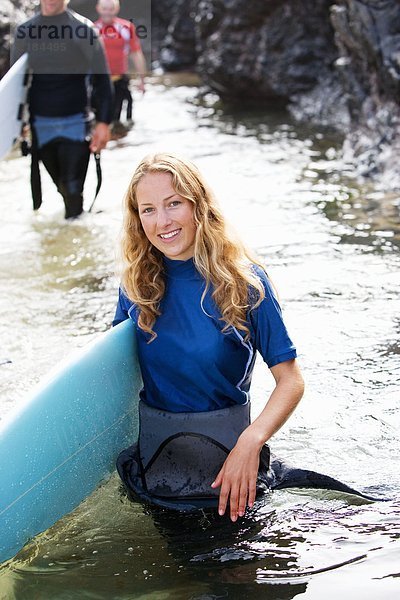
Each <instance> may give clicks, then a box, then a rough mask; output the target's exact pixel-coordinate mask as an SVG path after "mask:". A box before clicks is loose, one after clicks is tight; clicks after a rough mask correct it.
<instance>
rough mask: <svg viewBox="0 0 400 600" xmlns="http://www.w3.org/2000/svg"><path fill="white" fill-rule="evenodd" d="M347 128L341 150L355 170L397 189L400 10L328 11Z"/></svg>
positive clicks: (382, 6) (360, 4)
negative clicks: (354, 165) (349, 125)
mask: <svg viewBox="0 0 400 600" xmlns="http://www.w3.org/2000/svg"><path fill="white" fill-rule="evenodd" d="M331 20H332V24H333V27H334V30H335V42H336V44H337V47H338V50H339V54H340V58H339V59H338V61H337V62H336V65H337V67H338V70H339V72H340V73H341V83H342V87H343V90H344V92H345V94H346V98H347V105H348V110H349V115H350V119H351V127H350V130H349V133H348V135H347V138H346V142H345V150H346V152H347V154H348V155H349V156H350V157H355V158H356V159H357V167H358V171H359V173H360V174H362V175H366V176H378V177H379V178H380V179H381V180H382V182H383V184H384V186H385V187H386V188H392V189H397V188H399V187H400V165H399V164H398V156H399V150H400V106H399V101H400V5H399V2H398V1H396V0H358V1H354V0H345V1H342V2H340V3H336V4H335V5H334V6H332V13H331Z"/></svg>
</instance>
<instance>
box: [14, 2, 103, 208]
mask: <svg viewBox="0 0 400 600" xmlns="http://www.w3.org/2000/svg"><path fill="white" fill-rule="evenodd" d="M68 2H69V0H40V12H39V13H37V14H36V15H35V16H34V17H33V18H31V19H29V20H28V21H26V22H25V23H23V24H22V25H19V26H18V28H17V31H16V34H15V40H14V45H13V48H12V57H11V58H12V62H15V61H16V60H17V59H18V58H19V57H20V56H22V54H24V53H25V52H27V53H28V57H29V67H30V70H31V73H32V78H31V84H30V87H29V92H28V107H29V115H30V126H31V135H32V148H31V152H32V171H31V183H32V195H33V205H34V209H35V210H37V209H38V208H39V207H40V205H41V203H42V193H41V185H40V171H39V160H41V161H42V162H43V164H44V165H45V167H46V169H47V171H48V172H49V174H50V176H51V178H52V179H53V181H54V183H55V184H56V186H57V189H58V191H59V192H60V194H61V195H62V197H63V200H64V204H65V218H66V219H70V218H75V217H77V216H79V215H80V214H81V213H82V212H83V187H84V183H85V179H86V174H87V169H88V164H89V157H90V152H93V153H94V154H95V155H97V158H98V155H99V153H100V151H101V150H102V149H103V148H105V146H106V144H107V142H108V140H109V139H110V127H109V125H110V123H111V120H112V103H113V89H112V85H111V80H110V74H109V69H108V66H107V60H106V57H105V53H104V49H103V45H102V42H101V40H100V39H99V36H98V33H97V31H96V29H95V28H94V26H93V23H91V21H89V20H88V19H86V18H85V17H83V16H81V15H79V14H77V13H75V12H74V11H72V10H69V9H68V7H67V5H68ZM91 92H93V94H92V98H93V100H94V102H93V103H92V108H93V109H94V111H95V117H96V123H95V125H94V128H93V131H92V132H90V121H91V119H92V117H93V114H91V112H90V104H91V102H90V96H91Z"/></svg>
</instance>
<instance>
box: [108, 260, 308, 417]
mask: <svg viewBox="0 0 400 600" xmlns="http://www.w3.org/2000/svg"><path fill="white" fill-rule="evenodd" d="M163 262H164V267H165V273H166V290H165V293H164V297H163V298H162V301H161V303H160V311H161V313H162V314H161V315H160V316H158V317H157V319H156V322H155V324H154V326H153V330H154V331H155V332H156V333H157V337H156V338H155V339H154V340H153V341H152V342H151V343H149V344H148V343H147V341H148V340H149V339H150V337H151V336H150V334H148V333H147V332H145V331H143V330H142V329H140V328H139V326H138V325H137V316H138V315H137V307H136V305H135V304H134V303H132V302H131V301H130V300H129V299H128V298H127V297H126V295H125V294H124V293H123V291H122V290H121V289H120V290H119V299H118V304H117V309H116V313H115V317H114V320H113V325H114V326H115V325H117V324H118V323H120V322H121V321H123V320H125V319H127V318H131V319H132V320H133V321H134V322H135V331H136V338H137V346H138V358H139V365H140V369H141V373H142V378H143V388H142V389H141V390H140V393H139V396H140V399H141V400H143V401H144V402H145V403H146V404H148V405H149V406H152V407H154V408H158V409H161V410H167V411H171V412H201V411H211V410H217V409H220V408H226V407H228V406H232V405H234V404H246V403H247V402H249V400H250V395H249V389H250V383H251V378H252V372H253V368H254V364H255V358H256V351H257V350H258V351H259V352H260V354H261V356H262V358H263V360H264V362H265V363H266V364H267V365H268V367H273V366H274V365H277V364H278V363H281V362H284V361H287V360H290V359H293V358H296V356H297V352H296V348H295V346H294V344H293V342H292V340H291V339H290V337H289V334H288V331H287V329H286V326H285V324H284V321H283V318H282V311H281V308H280V305H279V303H278V300H277V298H276V296H275V294H274V292H273V288H272V286H271V283H270V281H269V279H268V277H267V275H266V273H265V272H264V271H263V269H262V268H261V267H259V266H258V265H255V264H253V265H252V267H253V270H254V271H255V273H256V274H257V275H258V276H259V278H260V279H261V281H262V283H263V286H264V289H265V298H264V299H263V300H262V302H261V303H260V305H259V306H258V307H257V308H255V309H253V310H251V311H250V312H249V313H248V314H249V318H248V320H247V325H248V326H249V328H250V332H251V339H250V340H249V341H248V342H245V341H244V332H242V331H239V330H237V329H236V328H233V327H232V326H230V327H229V329H228V330H227V332H226V333H221V330H222V328H223V327H224V324H225V323H224V321H221V320H219V317H220V312H219V309H218V307H217V306H216V304H215V302H214V301H213V299H212V297H211V293H212V290H211V288H210V289H209V290H208V291H207V294H206V296H205V298H204V301H203V302H202V303H201V302H200V301H201V295H202V292H203V291H204V288H205V280H204V278H203V277H202V275H201V274H200V273H199V271H198V270H197V269H196V266H195V263H194V260H193V258H189V259H188V260H174V259H170V258H168V257H166V256H163Z"/></svg>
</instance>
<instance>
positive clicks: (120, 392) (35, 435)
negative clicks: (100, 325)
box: [0, 319, 142, 562]
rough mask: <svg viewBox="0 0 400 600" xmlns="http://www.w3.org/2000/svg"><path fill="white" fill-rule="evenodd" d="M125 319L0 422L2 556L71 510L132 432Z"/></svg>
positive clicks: (133, 359) (135, 369)
mask: <svg viewBox="0 0 400 600" xmlns="http://www.w3.org/2000/svg"><path fill="white" fill-rule="evenodd" d="M141 387H142V379H141V374H140V369H139V364H138V361H137V355H136V340H135V330H134V325H133V322H132V321H131V319H128V320H126V321H124V322H123V323H120V324H119V325H117V326H116V327H114V328H113V329H111V330H110V331H108V332H106V333H104V334H102V335H101V336H99V337H98V338H97V339H95V340H94V342H92V343H91V344H89V345H88V346H85V347H84V348H83V349H81V350H79V351H78V352H77V353H76V354H74V355H73V356H72V357H70V358H68V359H66V360H65V361H64V362H63V363H62V364H61V365H59V366H58V367H57V368H55V369H54V370H53V371H52V372H50V374H49V375H48V376H47V377H46V378H45V379H44V380H43V381H42V382H41V383H39V384H38V386H37V387H36V388H35V389H34V390H33V392H32V393H31V394H29V395H28V397H27V398H26V399H25V400H24V401H23V402H21V404H19V405H18V406H17V407H16V409H15V410H14V411H12V412H11V414H9V415H7V417H6V419H5V420H4V421H0V561H1V562H2V561H4V560H7V559H9V558H11V557H12V556H14V555H15V554H16V553H17V552H18V550H20V549H21V548H22V546H23V545H24V544H25V543H26V542H27V541H28V540H29V539H31V538H32V537H33V536H35V535H36V534H38V533H40V532H41V531H44V530H46V529H47V528H48V527H50V526H51V525H53V524H54V523H55V522H56V521H57V520H58V519H60V518H61V517H62V516H64V515H65V514H66V513H68V512H70V511H71V510H73V509H74V508H75V507H76V506H78V504H79V503H80V502H81V501H82V500H83V499H84V498H86V497H87V496H88V495H89V494H90V493H91V492H92V491H93V490H94V489H95V488H96V487H97V486H98V485H99V483H100V482H101V481H102V480H103V479H104V478H105V477H106V476H107V475H108V474H109V473H111V472H112V471H113V470H114V468H115V460H116V457H117V455H118V453H119V452H120V451H121V450H123V449H124V448H126V447H127V446H129V445H131V444H132V443H133V442H134V441H136V439H137V433H138V399H139V398H138V394H139V390H140V389H141Z"/></svg>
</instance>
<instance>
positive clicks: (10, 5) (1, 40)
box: [0, 0, 34, 77]
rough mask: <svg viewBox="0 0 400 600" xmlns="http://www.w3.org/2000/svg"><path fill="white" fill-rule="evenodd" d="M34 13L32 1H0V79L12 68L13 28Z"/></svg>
mask: <svg viewBox="0 0 400 600" xmlns="http://www.w3.org/2000/svg"><path fill="white" fill-rule="evenodd" d="M33 12H34V7H33V6H32V2H31V1H30V0H1V1H0V77H2V76H3V75H4V73H6V71H7V70H8V69H9V67H10V41H11V32H12V28H13V27H14V26H15V25H16V24H17V23H22V21H24V20H26V19H27V18H29V17H30V16H31V15H32V14H33Z"/></svg>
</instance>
